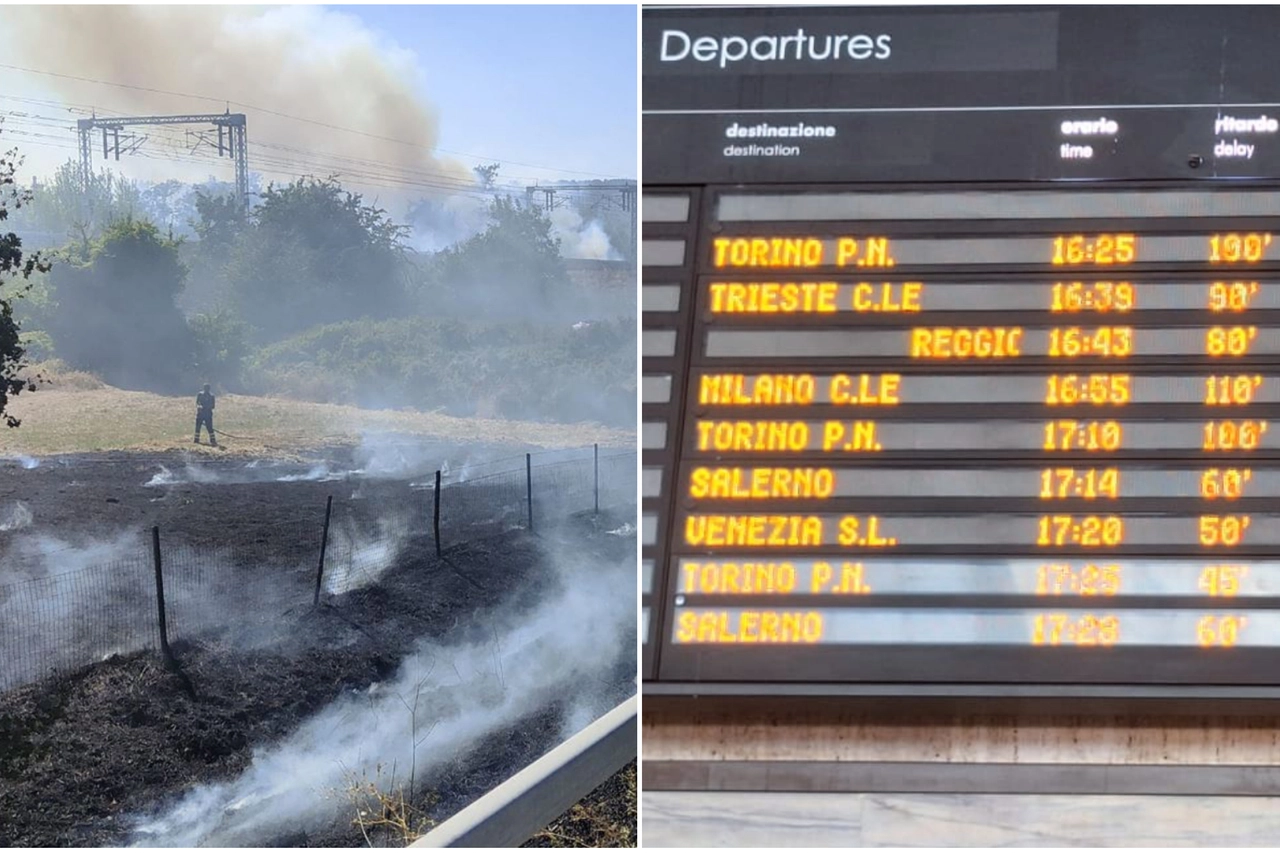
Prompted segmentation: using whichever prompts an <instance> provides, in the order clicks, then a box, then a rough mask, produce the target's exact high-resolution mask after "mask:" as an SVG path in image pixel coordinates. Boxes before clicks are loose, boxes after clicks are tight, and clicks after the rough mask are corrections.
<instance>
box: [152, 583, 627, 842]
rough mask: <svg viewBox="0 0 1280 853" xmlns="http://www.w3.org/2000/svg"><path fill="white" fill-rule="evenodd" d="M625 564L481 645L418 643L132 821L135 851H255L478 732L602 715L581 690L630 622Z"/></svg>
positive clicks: (605, 665)
mask: <svg viewBox="0 0 1280 853" xmlns="http://www.w3.org/2000/svg"><path fill="white" fill-rule="evenodd" d="M634 595H635V565H634V563H629V564H628V563H624V564H622V565H618V566H613V567H607V568H606V569H605V570H601V568H600V567H599V566H598V565H588V564H575V565H574V566H573V567H572V570H567V571H565V573H564V578H563V588H562V589H561V590H560V591H559V592H558V594H554V595H551V596H549V597H548V598H547V599H546V600H545V601H544V602H543V603H542V604H541V605H539V606H538V607H537V608H536V609H534V611H533V612H530V613H527V614H524V615H523V616H512V617H508V618H506V619H499V620H495V622H494V624H493V625H492V626H473V627H484V628H490V630H486V631H485V632H484V633H485V634H486V635H487V636H491V637H493V638H494V639H487V640H482V641H479V642H474V641H472V642H468V641H463V640H459V639H454V640H449V639H445V640H444V641H441V642H433V641H424V642H422V643H421V644H420V645H419V647H418V648H417V650H416V652H415V654H413V655H412V656H411V657H410V658H408V659H406V660H405V661H404V663H403V664H402V666H401V668H400V670H399V672H398V673H397V675H396V677H395V679H394V680H393V681H392V682H390V683H386V684H377V685H374V686H373V687H371V688H370V689H369V690H367V691H364V692H362V693H360V694H358V695H348V696H346V697H343V698H341V699H339V700H337V701H336V702H334V703H333V704H331V705H330V706H329V707H328V708H326V709H325V710H324V711H322V712H320V713H319V714H318V715H316V716H315V717H314V718H312V719H311V720H309V721H308V722H306V723H305V724H304V725H303V726H302V727H301V728H300V729H299V730H298V731H296V732H295V733H294V734H293V735H291V736H289V737H288V738H286V739H285V740H284V741H283V742H281V743H278V744H276V745H274V746H271V747H267V748H262V749H259V750H257V751H256V752H255V754H254V757H253V762H252V764H251V766H250V767H249V768H248V769H247V770H246V771H245V772H244V773H242V774H241V775H240V777H239V778H237V779H235V780H233V781H230V782H225V783H221V784H218V785H211V786H201V787H199V788H196V789H195V790H193V791H191V792H189V793H188V794H187V795H186V796H184V797H183V798H182V799H181V800H179V801H178V802H177V803H175V804H173V805H172V806H170V807H169V808H167V809H165V810H164V811H163V812H162V813H161V814H158V815H155V816H152V817H146V818H139V819H135V820H134V821H133V827H134V836H133V839H132V842H133V844H134V846H163V847H195V846H218V847H234V846H257V845H260V844H262V843H265V842H267V841H269V840H271V839H273V838H275V837H277V836H278V835H279V834H280V832H281V828H282V827H288V828H289V829H290V830H296V829H306V828H309V827H315V826H319V825H321V824H323V823H324V822H325V821H327V820H331V819H332V818H334V817H335V815H336V814H337V813H339V812H340V811H341V810H342V809H344V808H345V809H353V808H354V806H353V805H352V804H351V802H350V801H349V800H344V797H343V795H342V793H341V792H343V791H345V790H347V789H348V788H349V786H350V784H351V780H352V779H359V778H374V777H376V776H378V775H379V769H380V768H388V767H396V768H397V775H398V777H399V778H398V779H397V780H396V781H397V782H400V783H402V782H403V780H404V779H407V777H408V776H409V774H410V771H411V770H412V772H413V774H414V776H415V778H416V780H417V781H418V783H419V784H420V785H423V786H427V787H429V786H430V785H431V779H432V776H433V774H434V773H436V772H438V771H439V770H440V769H442V768H443V767H444V765H446V764H447V763H448V762H449V761H451V760H452V759H454V758H456V757H458V756H460V755H461V754H463V753H465V751H466V750H468V749H469V748H471V747H473V746H475V745H476V744H477V743H478V742H480V741H481V740H482V739H483V738H484V737H485V736H486V735H489V734H491V733H493V732H495V731H500V730H501V729H503V728H504V727H507V726H510V725H513V724H514V723H515V722H516V721H518V720H520V719H521V718H523V717H526V716H527V715H529V714H531V713H534V712H536V711H537V710H538V709H540V708H543V707H546V706H548V705H550V704H551V703H553V702H556V701H558V700H566V699H567V700H569V701H570V704H571V708H573V710H572V711H571V713H570V719H569V720H568V721H566V726H565V730H566V731H568V730H569V729H571V728H572V727H573V726H579V727H580V726H581V725H582V724H584V723H585V722H586V721H587V720H588V718H589V717H592V716H596V715H598V714H599V713H601V712H602V711H603V710H607V708H604V707H601V706H600V703H599V701H598V699H599V698H600V697H595V698H596V699H597V701H596V702H595V703H594V706H593V701H592V699H593V696H592V695H591V691H592V690H593V688H594V689H596V690H599V689H600V688H598V687H596V685H598V684H601V683H603V682H604V681H605V680H606V679H607V678H608V677H609V676H610V674H611V671H612V669H613V667H614V666H615V665H616V662H617V658H618V655H619V654H620V652H621V653H625V651H626V650H625V649H623V648H622V646H623V643H624V640H623V638H624V637H628V636H629V633H630V630H633V629H634V626H635V613H636V608H635V598H634Z"/></svg>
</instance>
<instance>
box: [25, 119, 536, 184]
mask: <svg viewBox="0 0 1280 853" xmlns="http://www.w3.org/2000/svg"><path fill="white" fill-rule="evenodd" d="M0 98H6V99H9V100H20V101H27V102H38V103H40V104H41V105H44V106H52V105H53V104H54V102H48V101H41V100H40V99H18V98H14V97H13V96H4V95H0ZM69 109H71V110H72V111H75V108H74V107H72V108H69ZM0 116H4V117H5V118H6V122H5V127H6V132H8V133H11V134H13V135H15V136H23V137H26V138H27V139H30V140H38V142H36V143H33V144H40V145H43V146H45V147H50V148H57V149H63V150H72V151H78V144H77V143H76V142H74V141H73V140H72V139H71V138H67V137H60V136H54V135H51V134H47V133H36V132H33V131H32V130H30V129H27V128H40V129H45V130H52V129H62V128H66V127H67V125H66V123H65V119H64V118H62V117H59V116H50V115H45V114H41V113H34V112H27V111H18V110H8V111H0ZM71 130H72V132H74V129H71ZM147 140H148V142H154V143H155V145H154V146H153V148H154V147H160V148H161V149H168V150H162V151H159V152H157V151H155V150H145V149H139V150H138V151H134V152H131V156H138V157H143V158H146V159H156V160H170V161H174V162H180V163H189V164H199V165H209V164H210V163H212V162H213V161H214V160H216V158H215V157H213V156H212V155H211V154H210V153H204V152H196V151H193V150H190V149H191V136H190V134H189V133H188V132H184V131H182V130H179V129H177V128H171V127H163V126H162V127H157V128H148V130H147ZM248 147H249V151H250V160H251V163H254V164H257V165H259V166H260V167H265V168H263V169H262V170H263V171H269V172H274V173H276V174H279V175H281V176H287V177H294V178H298V177H304V176H309V175H318V174H329V173H334V174H337V175H338V176H339V177H341V178H344V179H349V180H351V181H352V182H354V183H360V184H364V185H368V186H374V187H380V188H390V189H418V190H427V191H431V190H437V191H438V190H443V191H447V192H449V193H451V194H466V195H473V196H477V197H486V196H489V195H491V192H490V191H489V190H485V189H484V188H481V187H478V186H477V185H476V184H475V183H474V182H472V181H469V180H467V179H464V178H461V177H459V176H456V175H451V174H448V173H444V172H436V171H431V170H427V169H417V168H413V167H409V166H403V165H399V164H390V163H385V162H382V161H378V160H373V159H368V158H361V157H354V156H351V155H346V154H336V153H333V152H324V151H314V150H310V149H305V148H299V147H297V146H292V145H285V144H281V143H275V142H257V141H253V140H250V141H249V143H248ZM522 177H526V178H527V177H528V176H511V177H509V179H508V180H520V179H521V178H522ZM498 189H505V190H507V191H511V190H519V189H523V187H520V186H518V185H512V184H509V183H505V182H504V184H503V185H502V186H500V187H499V188H498Z"/></svg>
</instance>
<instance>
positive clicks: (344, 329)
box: [245, 317, 636, 428]
mask: <svg viewBox="0 0 1280 853" xmlns="http://www.w3.org/2000/svg"><path fill="white" fill-rule="evenodd" d="M635 370H636V362H635V321H634V320H632V319H620V320H616V321H614V322H611V323H600V324H593V325H591V326H588V327H585V328H581V329H573V328H555V329H548V328H545V327H536V326H532V325H526V324H480V323H464V322H462V321H459V320H430V319H425V318H420V317H411V318H402V319H398V320H388V321H384V322H375V321H371V320H358V321H351V322H346V323H337V324H334V325H329V326H320V327H317V328H314V329H311V330H309V331H307V332H304V333H303V334H300V335H297V336H295V337H292V338H289V339H288V340H285V341H282V342H280V343H278V344H274V345H272V346H269V347H266V348H264V349H262V350H260V351H259V352H258V353H257V354H256V355H255V356H254V357H253V358H252V359H251V360H250V361H249V362H248V364H247V365H246V370H245V381H246V384H247V386H248V387H249V388H250V390H251V391H254V392H257V393H267V394H279V395H283V396H289V397H294V398H298V399H303V400H311V401H314V402H326V403H347V404H352V405H358V406H363V407H369V408H412V409H417V410H420V411H433V410H442V411H444V412H446V413H448V414H453V415H459V416H477V415H479V416H494V415H496V416H498V417H502V418H508V419H518V420H543V421H560V422H578V421H597V422H600V423H604V424H608V425H612V426H618V427H624V428H632V427H634V426H635V415H636V409H635V394H636V375H635Z"/></svg>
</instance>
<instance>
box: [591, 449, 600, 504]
mask: <svg viewBox="0 0 1280 853" xmlns="http://www.w3.org/2000/svg"><path fill="white" fill-rule="evenodd" d="M591 455H592V460H593V463H594V468H595V474H596V482H595V490H596V515H599V514H600V445H599V444H593V445H591Z"/></svg>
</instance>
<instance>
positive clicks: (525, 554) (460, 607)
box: [0, 454, 636, 847]
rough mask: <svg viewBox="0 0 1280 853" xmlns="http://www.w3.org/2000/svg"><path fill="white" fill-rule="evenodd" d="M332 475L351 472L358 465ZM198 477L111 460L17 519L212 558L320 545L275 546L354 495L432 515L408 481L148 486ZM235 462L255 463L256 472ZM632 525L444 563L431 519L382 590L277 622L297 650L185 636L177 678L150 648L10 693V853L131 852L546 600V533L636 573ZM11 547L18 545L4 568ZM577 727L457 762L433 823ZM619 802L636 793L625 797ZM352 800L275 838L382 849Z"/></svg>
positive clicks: (626, 671) (430, 806) (624, 664)
mask: <svg viewBox="0 0 1280 853" xmlns="http://www.w3.org/2000/svg"><path fill="white" fill-rule="evenodd" d="M330 461H331V462H332V463H333V464H334V466H335V467H340V463H341V461H342V460H340V459H333V458H331V460H330ZM183 462H184V458H183V457H182V456H180V455H177V454H166V455H155V454H149V455H134V454H111V455H109V456H94V457H80V458H77V459H73V460H71V464H66V465H62V464H58V463H56V462H53V463H45V464H42V465H41V466H40V467H38V468H35V469H33V470H27V471H5V472H4V474H5V476H3V477H0V506H2V505H3V504H4V503H5V502H7V501H16V500H21V501H23V502H24V503H25V504H26V505H27V506H28V507H29V509H30V512H31V516H32V518H33V523H32V526H31V530H41V529H44V530H48V531H56V533H57V535H59V536H60V537H61V538H63V539H66V540H74V539H76V538H78V537H84V538H89V537H94V536H100V535H102V534H103V532H104V531H106V530H119V529H122V528H145V527H148V526H151V525H160V526H161V527H162V528H164V529H165V530H166V531H170V532H169V533H167V534H166V535H172V536H175V537H179V538H181V540H182V541H183V542H184V544H187V545H190V546H193V547H200V546H202V545H204V544H208V545H214V544H218V545H225V544H227V542H228V540H229V539H234V540H236V541H237V542H238V543H239V544H240V545H241V546H242V547H243V548H247V549H249V550H251V551H256V552H260V553H262V554H267V553H269V552H270V551H271V550H272V549H273V548H279V549H286V548H290V547H293V548H298V547H305V548H310V547H314V545H315V544H318V543H314V542H313V543H312V544H311V545H300V544H299V542H294V543H293V544H288V540H287V539H286V538H284V537H279V536H275V535H272V533H273V531H274V530H275V529H276V526H278V523H279V522H281V521H287V520H292V519H295V518H297V517H298V515H299V513H300V512H301V511H306V512H308V513H309V512H312V511H314V512H315V513H316V517H317V518H319V517H320V516H322V514H323V506H324V500H325V498H326V497H327V496H328V495H330V494H333V493H334V492H335V489H336V488H342V489H345V490H349V491H350V492H351V493H352V495H353V496H356V495H358V497H357V501H358V502H359V503H360V504H362V505H364V506H366V507H368V508H369V513H370V514H371V515H376V514H378V513H380V512H382V511H384V510H385V509H386V508H387V507H389V506H392V505H393V504H396V502H399V503H400V504H403V505H405V506H406V507H407V509H406V512H416V511H417V509H419V508H420V507H421V506H422V505H423V501H422V495H421V493H419V492H413V491H411V490H409V489H408V481H407V480H405V479H399V480H396V479H387V480H380V481H359V482H353V481H351V480H341V481H338V482H336V483H335V481H332V480H331V481H329V482H285V483H282V482H275V481H270V482H251V483H236V484H221V485H219V484H200V485H197V484H180V485H175V486H170V487H167V488H166V489H164V490H162V491H161V492H160V493H157V489H156V488H155V487H145V486H144V485H143V484H144V483H146V482H148V480H149V478H151V477H153V476H154V474H155V472H156V470H157V467H158V466H160V465H165V466H167V467H169V468H177V467H179V466H181V465H182V464H183ZM223 464H225V465H227V466H228V468H229V469H230V467H232V466H234V467H235V468H236V470H242V469H243V467H244V462H243V460H238V461H236V462H234V463H233V462H230V461H228V462H226V463H223ZM89 519H91V520H92V521H91V522H90V521H88V520H89ZM628 522H629V523H631V524H634V513H633V512H631V513H629V514H619V515H615V516H610V515H609V514H608V513H603V514H602V516H601V517H593V516H591V514H590V513H586V514H580V515H577V516H575V517H571V518H569V519H568V520H566V521H562V522H560V523H559V524H557V525H556V526H555V527H554V528H552V527H551V525H549V524H548V525H547V526H546V528H545V529H540V530H539V533H538V535H536V536H535V535H533V534H530V533H528V532H526V531H522V530H508V531H506V532H504V533H501V534H500V535H497V536H490V537H488V538H485V539H481V540H475V541H470V542H466V543H465V544H458V545H455V546H453V547H451V548H448V549H447V550H446V551H445V553H444V556H443V558H437V557H436V555H435V547H434V543H433V541H432V540H431V538H430V536H429V535H427V533H428V532H429V526H428V525H427V524H426V523H425V519H424V523H423V525H422V529H421V532H420V533H414V534H412V535H410V536H409V537H408V538H407V540H406V541H405V544H404V547H403V548H402V549H401V551H400V553H399V555H398V557H397V558H396V559H395V561H394V564H393V565H392V566H391V567H390V568H389V570H388V571H386V573H385V574H384V575H382V577H381V578H380V579H379V581H378V582H377V583H376V584H372V585H369V586H365V587H363V588H360V589H356V590H353V591H351V592H348V593H346V594H343V595H339V596H327V597H326V600H325V602H324V603H323V604H322V605H321V606H320V607H318V608H313V607H311V604H310V601H309V600H298V601H296V602H295V603H291V604H288V605H282V606H278V607H276V612H274V613H271V614H270V618H271V619H272V620H273V621H274V623H275V625H276V627H277V628H279V629H280V630H281V632H282V634H287V635H288V636H289V638H290V641H289V643H288V644H287V648H283V647H280V646H279V645H274V646H273V645H270V644H267V645H265V646H262V644H259V645H260V646H261V647H258V648H251V649H246V648H243V647H239V646H238V645H237V644H236V643H234V642H232V640H231V638H229V637H225V636H220V635H219V633H218V632H217V631H205V632H202V633H201V634H200V635H199V636H184V637H181V638H179V639H178V640H176V641H175V643H174V652H175V654H176V656H177V658H178V660H179V662H180V666H181V671H180V673H174V672H171V671H168V670H167V669H166V668H165V667H164V666H163V665H162V663H161V661H160V660H159V657H158V655H156V654H155V653H154V652H141V653H134V654H129V655H126V656H122V657H114V658H111V659H108V660H105V661H102V662H100V663H97V664H93V665H90V666H86V667H82V668H80V669H78V670H75V671H71V672H65V673H61V674H58V675H55V676H52V677H49V678H46V679H44V680H42V681H40V682H38V683H35V684H30V685H27V686H25V687H23V688H20V689H18V690H15V691H11V692H9V693H6V694H3V695H0V815H3V820H0V845H2V846H24V847H25V846H71V845H74V846H99V845H113V844H114V845H118V844H122V843H125V842H126V841H127V840H128V837H129V831H130V827H129V826H128V825H126V824H127V822H128V819H130V818H131V817H133V816H136V815H139V814H142V813H147V812H151V811H154V810H155V809H157V808H158V807H161V806H163V805H164V804H165V803H167V802H172V801H173V800H174V799H175V798H176V797H177V796H179V795H181V794H182V793H183V792H184V791H186V790H188V789H190V788H191V787H193V786H195V785H197V784H201V783H207V782H212V781H218V780H225V779H229V778H232V777H234V776H236V775H237V774H238V773H240V772H241V771H243V770H244V769H245V768H246V767H247V766H248V765H249V763H250V762H251V760H252V757H253V750H254V749H255V748H257V747H262V746H265V745H268V744H271V743H273V742H274V741H276V740H278V739H280V738H281V737H283V736H285V735H286V734H288V733H289V732H290V731H291V730H293V729H294V728H296V726H297V725H298V724H299V723H300V722H301V721H303V720H305V719H306V718H307V717H309V716H310V715H312V714H314V713H315V712H317V711H319V710H320V709H322V708H324V707H325V706H326V705H328V704H329V703H330V702H332V701H333V700H334V699H336V698H338V697H339V696H341V695H343V694H344V693H349V692H352V691H359V690H363V689H365V688H367V687H369V686H370V685H372V684H374V683H375V682H380V681H382V680H384V679H387V678H388V677H389V676H390V675H391V674H392V673H394V672H395V670H396V668H397V666H398V665H399V663H400V661H401V660H402V659H403V658H404V656H405V655H406V654H408V653H409V652H410V651H411V650H412V648H413V647H414V645H415V643H416V642H418V641H419V640H421V639H423V638H441V639H442V638H444V637H446V636H449V635H451V634H453V633H456V632H457V631H459V630H465V628H466V626H467V624H468V623H469V622H470V621H472V620H474V619H475V618H477V617H480V616H483V614H485V613H488V612H491V611H494V610H496V609H498V608H512V607H516V608H522V607H531V606H533V605H534V604H536V603H537V602H538V601H539V600H540V599H541V598H543V597H544V596H545V595H546V594H547V592H548V589H549V586H550V585H551V584H553V583H554V577H555V567H554V566H552V565H551V564H550V560H549V559H548V557H547V556H546V554H547V551H546V549H545V548H543V547H541V545H542V543H544V542H545V541H546V539H547V538H554V539H556V540H558V541H559V542H560V543H561V544H563V545H565V546H567V547H572V548H574V549H575V551H577V552H578V553H581V554H582V555H584V556H585V557H586V558H587V559H589V560H590V559H596V560H600V561H609V562H611V563H617V562H618V561H624V560H627V559H631V560H634V554H635V540H634V535H623V536H619V535H616V534H615V533H610V532H609V531H612V530H616V529H617V528H619V527H621V526H622V525H623V524H625V523H628ZM273 525H274V526H273ZM0 535H8V534H0ZM2 546H3V542H2V541H0V554H3V548H2ZM276 556H279V557H287V556H288V555H287V554H278V555H276ZM295 556H298V555H295ZM301 556H302V558H306V557H307V555H301ZM222 570H223V571H227V572H237V571H243V572H245V573H246V574H245V577H246V581H247V580H248V579H249V573H251V572H252V571H253V567H252V566H251V565H238V564H234V563H233V564H231V565H228V566H226V567H224V568H223V569H222ZM3 582H4V579H3V578H2V577H0V583H3ZM635 647H636V644H635V636H634V633H632V634H631V635H630V636H623V637H620V638H619V654H618V659H617V663H616V666H615V667H614V669H613V672H612V675H611V677H610V679H609V683H608V684H606V685H596V687H597V688H601V687H602V688H603V694H604V695H607V696H609V697H611V698H612V699H614V700H615V701H621V699H623V698H625V697H626V696H628V695H630V694H631V693H632V692H634V689H635V680H634V679H635V660H634V649H635ZM564 713H565V709H564V708H562V707H559V706H555V705H553V706H550V707H531V708H529V709H528V715H527V716H526V718H525V719H523V720H521V721H518V723H516V724H515V725H512V726H510V727H509V728H508V729H507V730H506V731H495V732H492V733H491V734H490V735H489V736H488V737H486V738H485V739H484V740H483V741H482V742H481V743H480V744H479V745H478V746H476V747H474V748H471V749H469V750H467V751H465V752H464V753H463V754H460V755H458V756H457V757H456V758H455V759H453V760H452V761H451V762H450V763H449V764H448V766H447V767H446V768H445V769H444V771H443V772H437V773H435V774H434V775H433V778H432V779H430V780H428V781H426V783H425V785H426V789H425V790H424V791H422V792H420V794H419V797H418V803H419V804H420V805H421V806H422V807H423V808H424V810H425V814H426V815H427V816H428V817H429V818H431V819H432V820H437V821H438V820H443V819H445V818H447V817H448V816H449V815H451V814H453V813H455V812H456V811H458V810H459V809H461V808H462V807H464V806H465V805H466V804H468V803H469V802H471V801H472V800H474V799H475V798H476V797H478V796H480V795H482V794H483V793H485V792H486V791H488V790H490V789H491V788H492V787H493V786H494V785H496V784H497V783H499V782H500V781H502V780H503V779H505V778H508V777H509V776H510V775H512V774H513V773H514V772H516V771H517V770H519V769H520V768H521V767H523V766H525V765H527V764H528V763H530V762H531V761H533V760H534V759H536V758H537V757H538V756H539V755H541V754H543V753H545V752H546V751H547V750H548V749H550V748H551V747H553V746H554V745H555V744H556V743H557V742H558V741H559V740H560V739H561V737H562V736H563V735H562V720H563V716H564ZM619 778H621V774H620V777H619ZM615 787H617V788H618V789H619V790H620V791H621V792H622V795H623V796H625V789H626V786H625V785H620V786H618V785H615ZM333 793H334V796H335V797H337V798H338V799H339V802H338V803H337V804H336V805H335V815H336V817H335V818H334V820H333V821H332V823H331V824H330V825H328V826H326V827H322V828H319V829H308V830H305V831H304V830H302V829H301V828H299V827H291V826H280V827H279V832H278V833H277V834H275V836H274V837H269V838H267V837H264V838H262V839H260V841H259V843H260V844H263V845H282V846H306V845H310V846H364V845H365V844H367V843H368V840H367V839H366V837H365V833H363V832H362V831H361V830H360V829H359V828H358V827H356V826H354V825H353V823H352V817H353V816H354V810H355V807H356V806H355V804H354V803H345V802H341V799H342V797H343V792H341V791H335V792H333ZM632 795H634V791H632ZM628 808H629V809H630V814H631V820H632V827H634V803H633V802H632V803H631V804H630V805H629V807H628V805H627V804H625V803H620V804H619V805H618V806H617V807H615V808H613V811H615V812H618V813H619V814H621V815H622V816H623V818H624V820H625V818H626V815H627V813H628V811H627V809H628ZM632 831H633V834H632V837H633V838H634V829H633V830H632ZM394 840H395V839H393V838H390V837H384V838H382V839H381V841H382V842H386V843H392V842H394ZM581 841H582V842H585V843H591V842H590V841H589V840H588V839H587V838H585V837H584V838H582V839H581Z"/></svg>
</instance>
